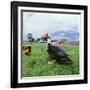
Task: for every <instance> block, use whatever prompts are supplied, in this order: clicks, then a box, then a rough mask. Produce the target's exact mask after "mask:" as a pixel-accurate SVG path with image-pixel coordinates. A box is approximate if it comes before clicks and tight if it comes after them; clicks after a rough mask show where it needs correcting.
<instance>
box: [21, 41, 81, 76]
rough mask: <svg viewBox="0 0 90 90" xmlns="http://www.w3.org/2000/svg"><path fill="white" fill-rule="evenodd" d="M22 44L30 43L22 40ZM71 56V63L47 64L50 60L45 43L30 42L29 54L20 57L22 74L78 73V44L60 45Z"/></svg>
mask: <svg viewBox="0 0 90 90" xmlns="http://www.w3.org/2000/svg"><path fill="white" fill-rule="evenodd" d="M23 44H30V43H29V42H24V43H23ZM59 47H62V48H63V49H64V50H65V51H66V52H67V53H68V54H69V55H70V58H71V60H72V61H71V62H72V63H69V64H67V63H56V64H48V61H49V60H50V58H49V55H48V53H47V51H46V43H32V51H31V55H30V56H25V55H24V54H23V57H22V76H24V77H34V76H56V75H73V74H79V46H78V45H60V46H59Z"/></svg>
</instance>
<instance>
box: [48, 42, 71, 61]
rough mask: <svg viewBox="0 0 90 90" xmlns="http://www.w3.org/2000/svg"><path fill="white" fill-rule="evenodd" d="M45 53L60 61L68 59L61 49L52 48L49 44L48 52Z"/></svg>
mask: <svg viewBox="0 0 90 90" xmlns="http://www.w3.org/2000/svg"><path fill="white" fill-rule="evenodd" d="M47 51H48V53H49V54H51V55H53V56H54V58H57V59H60V60H67V59H69V58H68V55H67V53H66V52H65V51H64V50H63V49H62V48H59V47H57V46H53V45H51V44H48V50H47Z"/></svg>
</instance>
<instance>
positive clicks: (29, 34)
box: [27, 33, 33, 42]
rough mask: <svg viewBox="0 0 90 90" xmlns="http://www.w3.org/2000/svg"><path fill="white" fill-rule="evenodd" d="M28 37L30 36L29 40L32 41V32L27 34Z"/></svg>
mask: <svg viewBox="0 0 90 90" xmlns="http://www.w3.org/2000/svg"><path fill="white" fill-rule="evenodd" d="M27 38H28V41H29V42H32V40H33V37H32V34H31V33H28V34H27Z"/></svg>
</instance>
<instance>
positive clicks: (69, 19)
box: [23, 12, 80, 38]
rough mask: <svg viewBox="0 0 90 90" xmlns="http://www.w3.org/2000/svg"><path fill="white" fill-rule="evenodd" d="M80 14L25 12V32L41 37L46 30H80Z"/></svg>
mask: <svg viewBox="0 0 90 90" xmlns="http://www.w3.org/2000/svg"><path fill="white" fill-rule="evenodd" d="M72 27H76V28H77V29H73V28H72ZM79 28H80V15H71V14H51V13H34V12H24V14H23V33H24V35H23V36H24V38H26V37H25V36H26V34H27V33H29V32H30V33H32V34H33V36H34V37H36V38H37V37H40V36H41V35H42V34H43V33H44V32H49V33H54V32H57V31H68V30H70V29H72V30H76V31H79Z"/></svg>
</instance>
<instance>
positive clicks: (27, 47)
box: [23, 45, 31, 56]
mask: <svg viewBox="0 0 90 90" xmlns="http://www.w3.org/2000/svg"><path fill="white" fill-rule="evenodd" d="M23 52H24V54H25V55H27V56H29V55H30V54H31V46H30V45H24V46H23Z"/></svg>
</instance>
